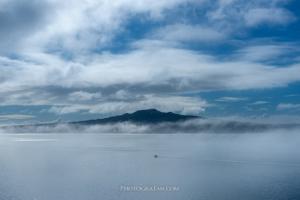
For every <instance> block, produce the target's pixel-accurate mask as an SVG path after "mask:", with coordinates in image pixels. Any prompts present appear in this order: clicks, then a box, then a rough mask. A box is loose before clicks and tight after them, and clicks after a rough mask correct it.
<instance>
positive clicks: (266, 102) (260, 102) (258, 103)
mask: <svg viewBox="0 0 300 200" xmlns="http://www.w3.org/2000/svg"><path fill="white" fill-rule="evenodd" d="M268 103H269V102H268V101H255V102H253V103H251V105H265V104H268Z"/></svg>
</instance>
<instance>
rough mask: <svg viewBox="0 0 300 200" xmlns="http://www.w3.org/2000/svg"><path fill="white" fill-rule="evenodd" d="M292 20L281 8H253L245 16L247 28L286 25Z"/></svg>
mask: <svg viewBox="0 0 300 200" xmlns="http://www.w3.org/2000/svg"><path fill="white" fill-rule="evenodd" d="M294 19H295V18H294V16H293V15H292V14H291V13H290V12H289V11H288V10H285V9H282V8H255V9H251V10H249V11H248V12H247V13H246V14H245V21H246V25H247V26H256V25H260V24H287V23H289V22H291V21H293V20H294Z"/></svg>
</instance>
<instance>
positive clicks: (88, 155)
mask: <svg viewBox="0 0 300 200" xmlns="http://www.w3.org/2000/svg"><path fill="white" fill-rule="evenodd" d="M299 147H300V136H299V134H298V133H297V132H294V133H284V132H282V133H266V134H242V135H239V134H232V135H231V134H221V135H220V134H219V135H217V134H181V135H180V134H174V135H172V134H171V135H159V134H150V135H143V134H98V135H97V134H22V135H17V134H14V135H12V134H10V135H8V134H2V135H0V200H11V199H16V200H100V199H101V200H106V199H111V200H113V199H116V200H120V199H124V200H141V199H143V200H147V199H158V200H160V199H161V200H166V199H172V200H183V199H184V200H201V199H204V200H205V199H208V200H210V199H213V200H218V199H222V200H223V199H228V200H234V199H237V200H244V199H246V200H247V199H249V200H253V199H276V200H281V199H282V200H283V199H300V156H299ZM154 155H157V158H155V157H154ZM126 187H127V189H126ZM124 188H125V189H124ZM153 188H156V189H153ZM157 188H160V190H158V189H157ZM163 188H164V189H163ZM166 188H169V189H170V188H173V190H167V189H166Z"/></svg>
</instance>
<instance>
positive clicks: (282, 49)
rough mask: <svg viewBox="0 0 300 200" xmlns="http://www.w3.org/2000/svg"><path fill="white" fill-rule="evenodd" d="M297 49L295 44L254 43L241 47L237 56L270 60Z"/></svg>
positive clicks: (252, 59) (256, 59)
mask: <svg viewBox="0 0 300 200" xmlns="http://www.w3.org/2000/svg"><path fill="white" fill-rule="evenodd" d="M294 50H297V49H296V48H295V47H294V46H293V45H288V44H286V45H285V44H282V45H276V44H275V45H254V46H248V47H245V48H242V49H239V50H238V52H237V57H238V58H239V59H241V60H249V61H268V60H272V59H276V58H278V57H279V56H283V55H287V54H290V53H291V52H292V51H294Z"/></svg>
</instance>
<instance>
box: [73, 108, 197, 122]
mask: <svg viewBox="0 0 300 200" xmlns="http://www.w3.org/2000/svg"><path fill="white" fill-rule="evenodd" d="M196 118H200V117H198V116H192V115H180V114H176V113H172V112H160V111H158V110H156V109H147V110H139V111H136V112H134V113H125V114H123V115H118V116H113V117H107V118H103V119H94V120H86V121H78V122H71V123H70V124H76V125H95V124H107V123H120V122H131V123H140V124H156V123H162V122H179V121H185V120H190V119H196Z"/></svg>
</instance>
